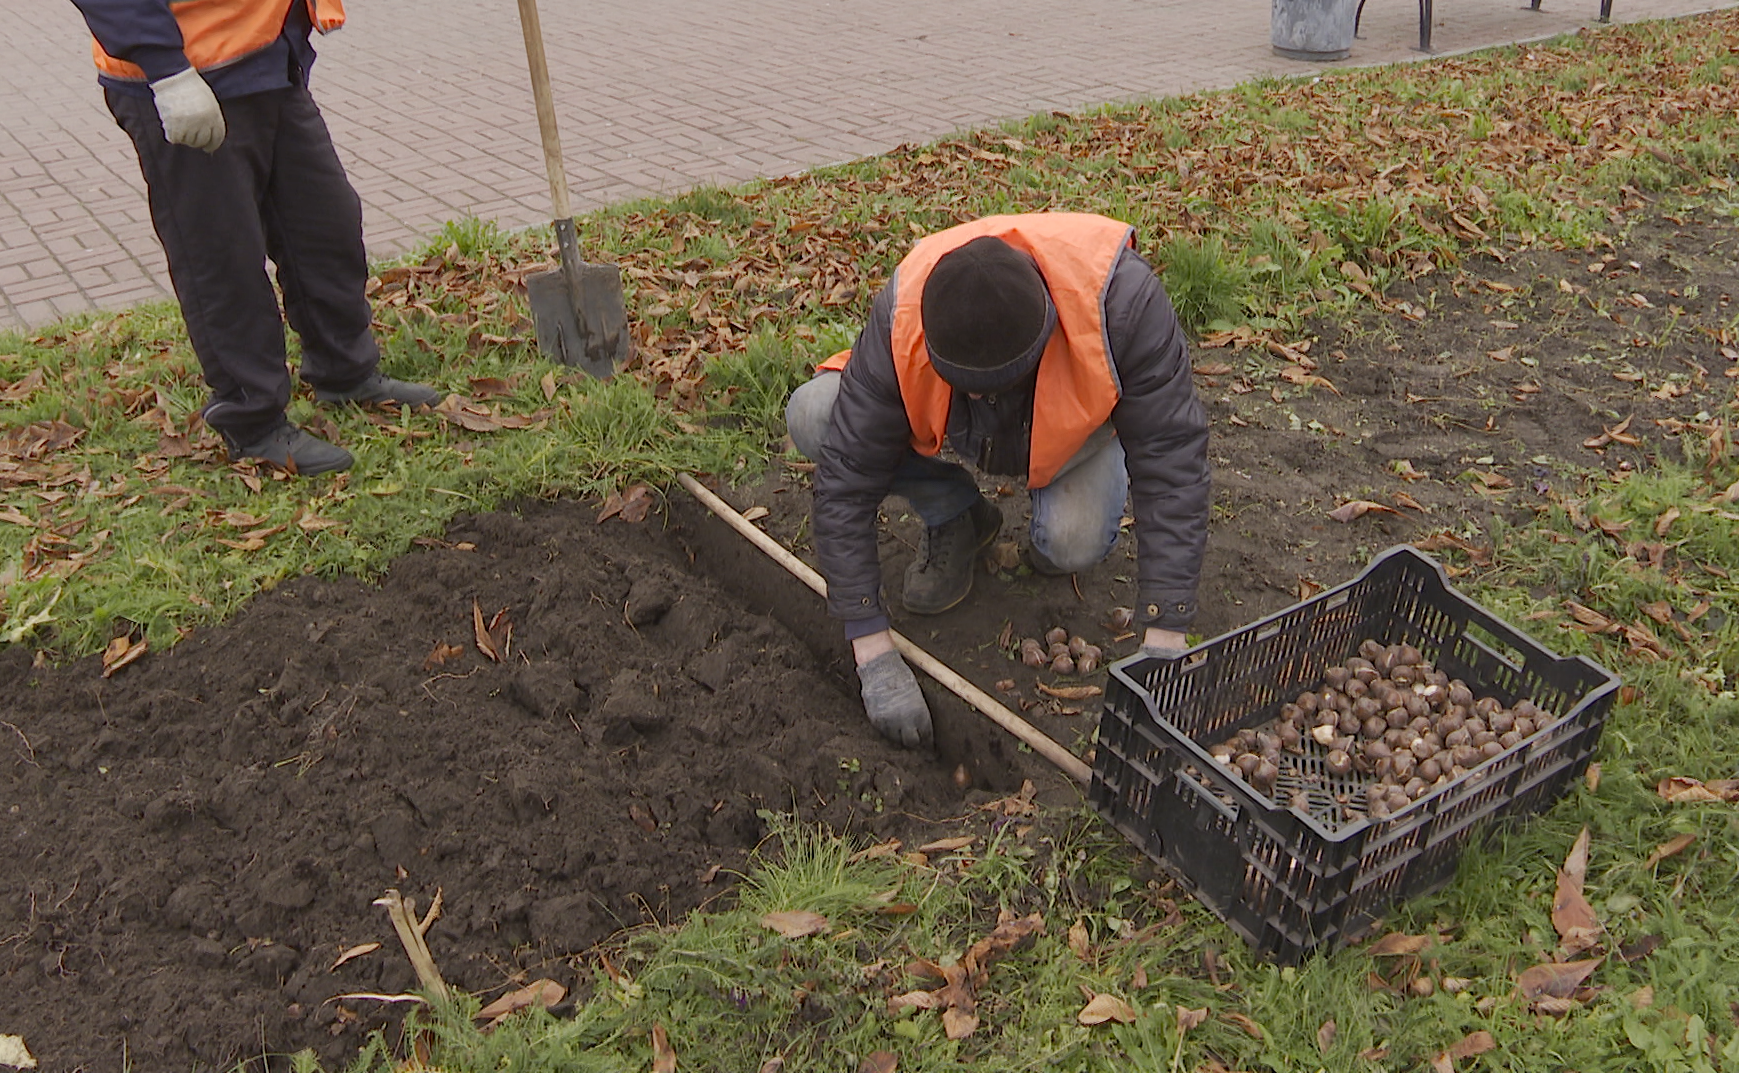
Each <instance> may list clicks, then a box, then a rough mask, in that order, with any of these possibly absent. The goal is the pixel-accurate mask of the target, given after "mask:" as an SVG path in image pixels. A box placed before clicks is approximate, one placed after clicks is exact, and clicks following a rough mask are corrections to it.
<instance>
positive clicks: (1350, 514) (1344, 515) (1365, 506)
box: [1328, 499, 1401, 523]
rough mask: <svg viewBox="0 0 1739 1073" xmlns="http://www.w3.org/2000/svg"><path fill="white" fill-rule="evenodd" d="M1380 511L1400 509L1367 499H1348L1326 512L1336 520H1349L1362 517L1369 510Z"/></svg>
mask: <svg viewBox="0 0 1739 1073" xmlns="http://www.w3.org/2000/svg"><path fill="white" fill-rule="evenodd" d="M1374 510H1375V511H1382V512H1384V513H1386V514H1399V513H1401V512H1400V511H1398V510H1396V509H1395V508H1394V507H1391V506H1388V505H1387V504H1384V503H1373V502H1371V501H1370V500H1368V499H1349V500H1347V501H1346V502H1345V503H1342V504H1341V505H1340V506H1338V507H1336V508H1334V509H1333V510H1331V511H1329V512H1328V516H1329V517H1330V518H1333V519H1334V520H1335V521H1337V522H1342V523H1345V522H1350V521H1352V520H1353V519H1354V518H1362V517H1364V516H1365V515H1366V514H1369V513H1370V512H1371V511H1374Z"/></svg>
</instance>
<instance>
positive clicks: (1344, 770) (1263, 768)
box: [1209, 640, 1556, 820]
mask: <svg viewBox="0 0 1739 1073" xmlns="http://www.w3.org/2000/svg"><path fill="white" fill-rule="evenodd" d="M1555 719H1556V717H1555V716H1554V715H1552V714H1551V713H1550V712H1547V711H1545V710H1543V709H1541V708H1539V707H1538V706H1536V705H1535V704H1534V702H1533V701H1531V700H1518V701H1516V702H1515V704H1514V705H1512V706H1510V707H1508V708H1506V707H1504V706H1503V704H1502V703H1500V702H1499V701H1498V700H1497V699H1496V698H1495V697H1475V696H1474V695H1473V691H1472V690H1470V689H1469V688H1468V687H1467V684H1466V683H1465V682H1463V681H1461V680H1460V679H1451V678H1450V677H1449V676H1448V675H1446V674H1444V673H1443V672H1442V671H1440V670H1438V669H1437V668H1436V667H1434V666H1433V665H1432V664H1431V663H1429V662H1428V661H1426V659H1425V658H1424V656H1423V655H1422V654H1421V653H1420V652H1419V650H1418V649H1417V648H1415V647H1413V646H1412V645H1407V644H1400V645H1383V644H1381V643H1379V642H1377V641H1374V640H1366V641H1364V642H1363V643H1361V644H1360V645H1359V654H1358V655H1357V656H1353V657H1351V658H1349V659H1348V660H1347V661H1346V662H1345V663H1344V664H1340V665H1338V666H1334V667H1330V668H1329V669H1328V670H1327V671H1325V672H1324V673H1323V683H1322V686H1321V688H1320V689H1314V690H1310V691H1308V692H1305V693H1301V694H1299V696H1298V699H1297V700H1295V701H1293V702H1292V703H1290V704H1286V705H1284V706H1283V707H1282V708H1281V709H1280V715H1279V717H1278V718H1277V719H1276V720H1274V721H1273V722H1272V723H1270V724H1268V725H1267V726H1266V727H1263V728H1260V729H1244V730H1240V731H1238V733H1237V734H1236V735H1234V736H1233V737H1231V738H1230V739H1228V740H1226V741H1224V742H1221V743H1219V744H1218V745H1215V746H1213V747H1212V748H1211V749H1210V750H1209V751H1210V752H1211V753H1212V754H1213V757H1214V759H1215V760H1216V761H1218V762H1219V763H1221V764H1224V765H1226V766H1228V767H1231V768H1233V769H1235V770H1236V771H1237V772H1238V773H1239V774H1240V775H1242V776H1243V778H1244V780H1245V781H1246V782H1248V783H1249V784H1250V785H1251V786H1253V787H1254V788H1255V789H1257V790H1259V791H1260V792H1262V793H1263V794H1266V795H1269V796H1270V797H1272V798H1274V799H1276V800H1278V797H1279V795H1278V793H1277V792H1276V791H1281V792H1287V791H1289V796H1288V798H1287V804H1288V805H1290V807H1292V808H1294V809H1296V810H1298V811H1299V812H1302V813H1305V814H1307V815H1309V814H1312V813H1315V814H1317V815H1318V816H1319V817H1323V816H1324V815H1325V814H1326V816H1327V818H1331V819H1344V820H1354V819H1360V818H1364V817H1369V818H1371V819H1382V818H1384V817H1386V816H1389V815H1391V814H1393V813H1395V812H1398V811H1400V810H1401V809H1403V808H1405V807H1407V805H1409V804H1411V803H1412V802H1414V801H1417V800H1418V799H1419V798H1421V797H1423V796H1425V795H1426V794H1428V793H1430V792H1431V791H1432V790H1434V789H1436V788H1437V787H1439V786H1443V785H1445V784H1447V783H1449V782H1451V781H1452V780H1454V779H1457V778H1459V777H1460V776H1462V775H1463V774H1465V773H1466V772H1468V771H1471V770H1473V769H1475V768H1477V767H1479V766H1480V765H1481V764H1484V763H1487V762H1488V761H1490V760H1492V759H1494V758H1496V757H1498V756H1500V755H1502V754H1503V753H1504V751H1505V750H1507V749H1509V748H1510V747H1512V746H1514V745H1517V744H1519V743H1521V742H1522V741H1525V740H1526V739H1527V738H1529V737H1530V736H1532V735H1534V734H1536V733H1538V732H1539V731H1541V730H1543V729H1545V728H1546V727H1547V726H1548V725H1550V724H1551V723H1552V722H1553V721H1554V720H1555ZM1325 751H1326V752H1325ZM1306 758H1309V759H1310V760H1311V761H1312V762H1310V763H1305V762H1304V761H1305V760H1306ZM1324 770H1326V774H1327V775H1328V776H1332V777H1333V778H1332V780H1331V779H1325V778H1324V777H1323V773H1324ZM1349 780H1350V781H1349ZM1367 780H1368V781H1367ZM1358 784H1364V793H1363V797H1362V799H1359V798H1358V796H1357V795H1356V793H1354V792H1351V791H1350V790H1348V789H1344V787H1350V786H1355V785H1358ZM1337 788H1339V789H1337ZM1313 791H1314V793H1313ZM1330 801H1332V802H1333V806H1332V807H1329V802H1330ZM1313 805H1316V806H1318V807H1315V808H1313Z"/></svg>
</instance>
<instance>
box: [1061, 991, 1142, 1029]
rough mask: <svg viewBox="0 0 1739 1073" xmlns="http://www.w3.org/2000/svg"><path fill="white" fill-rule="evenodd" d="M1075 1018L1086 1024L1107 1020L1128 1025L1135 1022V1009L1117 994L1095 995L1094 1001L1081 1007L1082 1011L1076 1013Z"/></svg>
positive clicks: (1100, 1023) (1097, 1023) (1099, 1023)
mask: <svg viewBox="0 0 1739 1073" xmlns="http://www.w3.org/2000/svg"><path fill="white" fill-rule="evenodd" d="M1075 1020H1077V1021H1079V1022H1081V1023H1082V1024H1084V1025H1102V1024H1104V1023H1106V1022H1107V1021H1116V1022H1117V1023H1118V1024H1125V1025H1128V1024H1134V1023H1135V1011H1134V1010H1133V1009H1132V1008H1130V1005H1129V1003H1127V1002H1124V1001H1123V1000H1122V999H1120V998H1118V997H1117V996H1116V995H1112V994H1101V995H1094V996H1093V1001H1091V1002H1089V1003H1087V1005H1085V1006H1083V1007H1081V1012H1080V1013H1077V1014H1076V1015H1075Z"/></svg>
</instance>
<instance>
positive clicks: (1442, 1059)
mask: <svg viewBox="0 0 1739 1073" xmlns="http://www.w3.org/2000/svg"><path fill="white" fill-rule="evenodd" d="M1496 1046H1497V1040H1496V1039H1494V1038H1492V1034H1491V1033H1490V1032H1486V1031H1479V1032H1473V1033H1469V1034H1468V1035H1466V1036H1463V1037H1462V1038H1461V1039H1460V1040H1458V1041H1457V1042H1456V1043H1455V1044H1454V1045H1453V1046H1451V1047H1450V1048H1449V1049H1448V1050H1445V1051H1439V1052H1438V1053H1437V1054H1436V1055H1435V1056H1434V1057H1433V1058H1432V1059H1431V1069H1432V1071H1433V1073H1455V1061H1456V1059H1458V1058H1472V1057H1474V1056H1475V1055H1481V1054H1484V1053H1485V1052H1487V1051H1489V1050H1491V1049H1492V1048H1493V1047H1496Z"/></svg>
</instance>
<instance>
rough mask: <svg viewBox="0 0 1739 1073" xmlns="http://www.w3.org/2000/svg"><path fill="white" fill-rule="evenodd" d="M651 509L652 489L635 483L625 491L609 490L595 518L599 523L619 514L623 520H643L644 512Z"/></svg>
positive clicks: (644, 518) (636, 521)
mask: <svg viewBox="0 0 1739 1073" xmlns="http://www.w3.org/2000/svg"><path fill="white" fill-rule="evenodd" d="M651 509H652V489H651V488H648V487H647V486H646V485H644V484H636V485H634V486H633V487H632V488H629V489H628V490H627V491H625V492H611V493H610V494H609V495H608V496H607V497H605V499H604V505H603V507H602V508H601V509H600V510H599V511H598V519H597V520H598V522H599V523H600V524H601V523H603V522H607V521H609V520H610V519H611V518H615V517H618V516H619V517H621V519H622V520H623V521H625V522H635V523H638V522H643V521H645V520H646V512H647V511H649V510H651Z"/></svg>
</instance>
